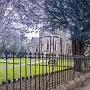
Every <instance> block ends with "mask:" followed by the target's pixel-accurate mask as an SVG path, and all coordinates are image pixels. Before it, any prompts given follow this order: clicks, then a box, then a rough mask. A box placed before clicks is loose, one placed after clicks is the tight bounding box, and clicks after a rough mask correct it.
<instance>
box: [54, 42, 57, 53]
mask: <svg viewBox="0 0 90 90" xmlns="http://www.w3.org/2000/svg"><path fill="white" fill-rule="evenodd" d="M56 50H57V42H56V41H55V44H54V51H56Z"/></svg>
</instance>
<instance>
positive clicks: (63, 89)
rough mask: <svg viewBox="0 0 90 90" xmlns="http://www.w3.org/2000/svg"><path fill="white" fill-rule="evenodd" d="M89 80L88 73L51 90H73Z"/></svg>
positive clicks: (89, 75)
mask: <svg viewBox="0 0 90 90" xmlns="http://www.w3.org/2000/svg"><path fill="white" fill-rule="evenodd" d="M88 78H90V73H87V74H84V75H81V76H80V77H77V78H75V79H74V80H72V81H69V82H67V83H65V84H63V85H60V86H57V87H56V88H54V89H51V90H74V89H75V88H76V87H79V86H81V85H83V84H84V81H85V80H87V79H88Z"/></svg>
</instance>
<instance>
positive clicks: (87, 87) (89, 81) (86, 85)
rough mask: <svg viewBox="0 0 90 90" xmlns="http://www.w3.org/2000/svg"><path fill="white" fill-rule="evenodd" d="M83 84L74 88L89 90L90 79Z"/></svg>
mask: <svg viewBox="0 0 90 90" xmlns="http://www.w3.org/2000/svg"><path fill="white" fill-rule="evenodd" d="M84 84H85V86H82V87H79V88H78V89H76V90H90V79H88V80H87V81H85V82H84Z"/></svg>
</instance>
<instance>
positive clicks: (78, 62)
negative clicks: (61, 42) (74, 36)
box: [72, 40, 84, 71]
mask: <svg viewBox="0 0 90 90" xmlns="http://www.w3.org/2000/svg"><path fill="white" fill-rule="evenodd" d="M72 54H73V56H75V57H74V70H75V71H81V70H82V67H81V66H82V56H83V55H84V41H81V40H73V41H72Z"/></svg>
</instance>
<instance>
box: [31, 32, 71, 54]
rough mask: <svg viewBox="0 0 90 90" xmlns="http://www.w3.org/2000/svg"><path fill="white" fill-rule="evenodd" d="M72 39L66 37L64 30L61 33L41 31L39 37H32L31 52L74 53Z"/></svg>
mask: <svg viewBox="0 0 90 90" xmlns="http://www.w3.org/2000/svg"><path fill="white" fill-rule="evenodd" d="M71 44H72V43H71V41H70V40H69V39H68V38H67V37H66V34H65V33H64V32H62V33H61V35H53V34H52V33H50V32H48V31H45V32H40V34H39V37H32V39H31V52H32V53H34V52H43V53H44V54H46V53H47V54H49V53H55V54H56V55H59V54H69V55H70V54H72V49H71Z"/></svg>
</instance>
